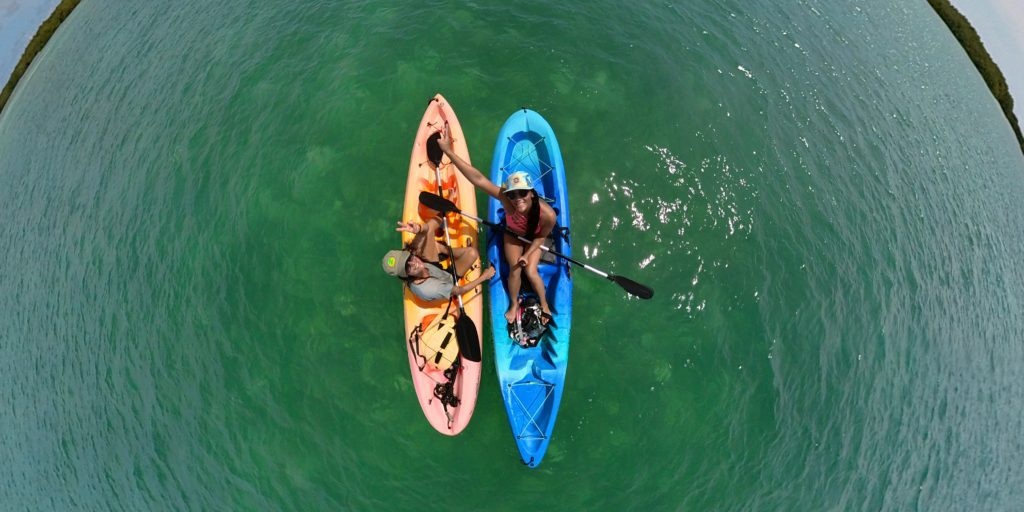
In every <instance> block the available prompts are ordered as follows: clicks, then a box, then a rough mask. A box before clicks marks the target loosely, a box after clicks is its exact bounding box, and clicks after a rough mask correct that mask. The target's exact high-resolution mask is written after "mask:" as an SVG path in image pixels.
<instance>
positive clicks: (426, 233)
mask: <svg viewBox="0 0 1024 512" xmlns="http://www.w3.org/2000/svg"><path fill="white" fill-rule="evenodd" d="M437 228H438V221H437V219H427V222H424V223H422V224H417V223H415V222H402V221H399V222H398V227H397V228H395V231H404V232H406V233H412V234H413V235H414V236H413V238H412V241H411V242H409V249H411V250H412V253H413V254H415V255H417V256H420V257H423V258H427V260H428V261H437V259H438V258H437V252H436V248H435V251H433V252H431V251H430V248H432V247H433V246H428V245H427V239H428V238H429V237H432V236H433V234H434V231H436V230H437Z"/></svg>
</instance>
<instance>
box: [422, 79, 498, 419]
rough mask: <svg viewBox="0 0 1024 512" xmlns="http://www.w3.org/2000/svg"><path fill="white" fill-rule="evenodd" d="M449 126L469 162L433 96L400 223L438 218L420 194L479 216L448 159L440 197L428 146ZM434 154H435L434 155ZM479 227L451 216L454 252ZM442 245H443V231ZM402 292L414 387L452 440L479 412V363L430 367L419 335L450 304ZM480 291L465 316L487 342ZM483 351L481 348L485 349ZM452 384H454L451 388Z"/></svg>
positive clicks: (472, 241)
mask: <svg viewBox="0 0 1024 512" xmlns="http://www.w3.org/2000/svg"><path fill="white" fill-rule="evenodd" d="M445 123H447V124H448V127H449V129H450V130H451V135H452V146H453V147H452V149H453V150H454V151H455V153H456V154H458V155H459V156H460V157H462V158H463V159H465V160H466V161H467V162H469V161H470V160H469V149H468V148H467V146H466V141H465V138H464V137H463V135H462V127H461V126H460V125H459V119H458V118H457V117H455V112H454V111H453V110H452V109H451V106H450V105H448V101H447V100H445V99H444V97H443V96H441V95H440V94H438V95H436V96H434V98H433V99H431V100H430V103H429V104H428V105H427V111H426V112H425V113H424V114H423V119H422V120H421V121H420V126H419V129H418V130H417V131H416V140H415V141H414V142H413V147H412V158H411V159H410V161H409V178H408V181H406V184H405V207H404V209H403V213H402V220H404V221H412V222H420V223H422V222H424V221H425V219H427V218H430V217H435V216H437V212H435V211H434V210H431V209H429V208H427V207H425V206H422V205H421V204H420V202H419V194H420V192H421V191H424V190H425V191H427V192H431V193H434V194H440V195H442V196H443V197H444V198H445V199H448V200H449V201H452V202H453V203H455V204H456V205H457V206H458V207H459V209H460V210H462V211H464V212H466V213H469V214H472V215H476V211H477V210H476V192H475V190H474V189H473V184H472V183H470V182H469V181H468V180H466V178H465V177H463V176H462V174H461V173H459V171H458V170H457V169H455V165H454V164H452V163H451V161H449V160H448V158H447V157H444V158H442V159H441V165H440V166H439V167H440V175H441V187H440V189H441V192H438V186H437V175H436V173H435V165H434V163H432V162H431V160H430V158H429V157H428V155H427V153H428V150H427V141H428V139H430V138H431V136H432V135H435V134H437V133H438V132H440V131H441V129H443V128H444V125H445ZM432 153H433V151H432ZM477 233H478V230H477V224H476V222H475V221H473V220H472V219H469V218H465V217H463V216H461V215H458V214H454V213H453V214H449V215H448V234H449V235H450V238H451V244H452V246H453V247H456V248H458V247H477V248H479V245H478V239H477ZM438 235H440V236H438V240H441V241H443V240H444V236H443V235H444V234H443V233H441V230H439V232H438ZM412 238H413V235H412V234H411V233H402V242H403V244H405V243H408V242H410V241H411V240H412ZM479 275H480V262H479V259H478V260H477V264H476V265H475V268H474V269H473V270H471V271H469V272H468V273H467V274H466V275H465V276H463V277H462V279H461V280H460V284H465V283H467V282H469V281H472V280H473V279H475V278H476V277H477V276H479ZM403 288H404V296H403V302H404V305H405V334H406V340H407V343H406V350H407V351H408V353H409V367H410V369H411V370H412V382H413V385H414V386H415V388H416V398H417V400H419V403H420V407H421V408H422V409H423V414H424V415H426V417H427V421H429V422H430V425H431V426H433V427H434V429H436V430H437V431H438V432H440V433H442V434H446V435H450V436H454V435H456V434H458V433H459V432H462V429H464V428H466V425H467V424H468V423H469V419H470V418H471V417H472V416H473V410H474V409H475V408H476V398H477V392H478V391H479V388H480V363H479V362H472V361H468V360H466V359H465V358H462V357H459V358H458V361H457V363H456V365H455V368H454V369H449V370H448V371H447V372H445V371H442V370H439V369H437V368H435V367H434V366H432V365H431V364H429V363H428V361H427V360H426V358H424V357H422V356H421V355H420V354H419V350H418V344H417V341H416V340H417V335H418V333H419V332H421V331H422V330H425V329H426V328H427V326H428V325H429V324H430V322H431V321H432V320H433V319H434V318H435V317H436V316H437V315H439V314H443V313H444V312H445V310H446V309H447V308H448V302H446V301H439V302H426V301H423V300H421V299H420V298H419V297H416V296H415V295H413V293H412V292H411V291H410V290H409V288H408V287H407V286H406V287H403ZM481 288H482V287H479V286H478V287H476V288H474V289H473V290H470V291H469V292H466V294H464V295H463V296H462V300H463V303H464V305H465V314H466V315H469V317H470V318H471V319H472V320H473V323H474V324H475V325H476V330H477V338H478V340H482V339H483V335H482V332H481V327H482V326H483V297H482V293H483V291H482V289H481ZM450 312H452V313H454V314H456V315H457V314H458V304H457V303H455V302H453V304H452V305H451V309H450ZM481 348H482V347H481ZM449 383H450V384H449Z"/></svg>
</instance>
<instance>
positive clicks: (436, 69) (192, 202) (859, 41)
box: [0, 0, 1024, 511]
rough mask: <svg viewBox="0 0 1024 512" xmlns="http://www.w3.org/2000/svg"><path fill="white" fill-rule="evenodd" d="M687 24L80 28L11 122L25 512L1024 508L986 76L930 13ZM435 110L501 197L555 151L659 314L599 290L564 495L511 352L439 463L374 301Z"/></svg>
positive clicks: (445, 12) (56, 49) (544, 16)
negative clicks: (496, 168)
mask: <svg viewBox="0 0 1024 512" xmlns="http://www.w3.org/2000/svg"><path fill="white" fill-rule="evenodd" d="M692 4H693V5H688V4H668V3H661V2H658V3H654V2H650V3H648V2H643V3H640V4H638V5H634V4H633V3H631V2H610V1H605V0H601V1H595V2H588V3H585V4H578V5H577V4H574V3H567V2H544V3H538V2H530V3H522V4H518V5H512V4H509V3H507V2H476V3H473V4H471V5H464V4H462V3H460V2H430V3H423V2H402V3H370V2H336V3H330V2H315V3H313V2H310V3H305V2H291V1H270V0H268V1H264V2H259V3H255V4H254V3H252V2H239V1H234V0H227V1H223V2H198V1H184V2H176V3H173V2H172V3H162V4H160V5H158V3H154V2H135V3H133V4H127V5H118V6H109V5H106V4H104V3H102V2H96V1H86V2H83V3H82V4H81V6H80V7H79V8H78V9H77V10H76V11H75V13H73V15H72V16H71V17H70V18H69V19H68V20H67V22H66V23H65V25H64V26H62V28H61V29H60V31H59V32H58V33H57V34H56V35H55V37H54V38H53V39H52V41H51V43H50V44H49V45H48V47H47V48H46V49H45V50H44V52H43V53H42V54H41V55H40V56H39V57H38V58H37V59H36V61H35V63H34V64H33V67H32V69H31V71H30V73H29V74H28V75H27V76H26V77H25V78H24V79H23V80H22V82H21V83H20V85H19V88H18V90H17V91H16V93H15V95H14V96H13V97H12V100H11V102H10V103H9V104H8V105H7V107H6V109H5V111H4V112H3V114H2V115H0V216H2V218H3V223H2V224H0V254H2V257H3V259H2V261H3V271H2V272H0V292H2V293H0V326H2V327H0V403H2V404H3V407H0V432H2V434H0V459H2V460H3V461H4V464H2V465H0V509H4V510H103V511H106V510H282V509H283V510H303V511H305V510H422V509H427V510H440V509H456V510H479V509H488V510H523V509H539V510H872V511H873V510H927V511H932V510H1012V509H1014V508H1018V507H1020V504H1021V503H1024V493H1022V492H1021V489H1024V471H1021V469H1020V466H1019V464H1020V460H1021V459H1022V458H1024V442H1022V440H1021V439H1022V438H1021V432H1022V431H1024V384H1022V382H1024V379H1022V377H1024V371H1022V364H1024V345H1022V343H1021V341H1022V339H1024V315H1022V300H1021V293H1022V290H1024V275H1022V272H1021V270H1020V269H1019V267H1018V262H1019V260H1020V254H1022V252H1024V240H1022V236H1021V226H1022V225H1024V210H1022V207H1021V206H1020V199H1019V198H1020V197H1022V196H1024V158H1022V156H1021V154H1020V151H1019V148H1018V146H1017V145H1016V142H1015V141H1014V138H1013V135H1012V132H1011V131H1010V128H1009V127H1008V126H1007V124H1006V122H1005V120H1004V119H1003V118H1002V115H1001V113H1000V111H999V109H998V106H997V105H996V103H995V101H994V100H993V99H992V98H991V96H990V95H989V94H988V93H987V90H986V89H985V86H984V84H983V82H982V81H981V79H980V77H978V76H977V74H976V72H975V71H974V70H973V68H972V67H971V64H970V62H969V61H968V59H967V57H966V56H965V55H963V53H962V51H961V50H960V48H959V47H958V46H957V43H956V42H955V40H954V39H953V37H952V36H951V35H950V34H949V32H948V30H947V29H946V28H945V27H944V26H943V25H942V23H941V22H940V21H939V19H938V18H937V17H936V16H935V15H934V14H933V13H932V11H931V10H930V8H929V7H928V5H927V4H926V3H925V2H923V1H920V2H918V1H900V2H885V1H881V0H864V1H857V2H824V1H794V2H785V3H781V4H780V3H768V2H741V1H738V0H735V1H715V2H712V1H709V2H699V3H698V2H692ZM112 7H113V8H112ZM436 92H441V93H442V94H444V95H445V96H446V97H447V98H448V99H449V100H450V102H451V104H452V106H453V107H454V108H455V110H456V112H457V113H458V115H459V118H460V120H461V122H462V125H463V128H464V130H465V134H466V139H467V142H468V144H469V148H470V153H471V156H472V158H473V160H474V162H475V163H476V164H477V165H478V166H480V167H482V168H484V169H486V168H487V166H488V165H489V162H490V158H491V151H492V148H493V144H494V137H495V136H496V134H497V131H498V129H499V128H500V125H501V123H502V122H503V120H504V119H505V118H506V117H507V116H508V114H510V113H511V112H512V111H513V110H514V109H516V108H518V107H521V106H528V107H530V108H533V109H535V110H537V111H538V112H540V113H541V114H542V115H544V116H545V117H546V118H547V119H548V120H549V121H550V122H551V124H552V126H553V128H554V129H555V131H556V133H557V135H558V138H559V142H560V143H561V146H562V150H563V153H564V157H565V161H566V166H567V168H568V176H569V188H570V203H571V204H572V215H573V227H574V232H575V242H576V251H575V254H577V255H580V256H582V257H584V258H587V259H589V261H590V262H591V263H592V264H594V265H596V266H598V267H600V268H603V269H606V270H608V271H611V272H613V273H617V274H621V275H624V276H627V277H630V278H632V279H635V280H637V281H640V282H642V283H645V284H649V285H651V286H652V287H653V288H654V289H655V291H656V296H655V298H654V300H652V301H638V300H635V299H630V298H628V297H627V296H626V295H625V294H624V293H623V292H622V291H621V289H619V288H618V287H616V286H615V285H614V284H612V283H609V282H607V281H604V280H601V279H599V278H596V277H594V276H592V275H589V274H586V273H582V272H580V273H577V274H576V283H575V286H576V287H575V299H576V300H575V304H574V307H573V310H574V312H575V316H574V319H573V324H572V330H573V345H572V346H573V348H572V355H571V358H570V361H571V364H570V366H569V371H568V378H567V385H566V386H567V387H566V390H565V395H564V397H563V401H562V407H561V411H560V413H559V419H558V423H557V425H556V427H555V431H554V438H553V440H552V442H551V445H550V448H549V451H548V454H547V456H546V457H545V459H544V462H543V464H542V465H541V466H540V467H539V468H538V469H535V470H531V469H527V468H526V467H524V466H523V465H522V464H521V463H519V461H518V457H517V454H516V448H515V445H514V443H513V440H512V436H511V432H510V429H509V427H508V424H507V422H506V419H505V413H504V408H503V406H502V405H501V401H500V400H501V399H500V393H499V390H498V389H497V386H496V383H495V382H496V381H495V377H494V366H493V362H492V360H491V355H492V354H491V353H489V352H488V351H485V354H484V356H485V361H484V379H483V382H482V384H481V387H480V397H479V402H478V406H477V409H476V413H475V415H474V418H473V420H472V422H471V423H470V425H469V427H468V428H467V430H466V431H465V432H464V433H463V434H462V435H460V436H458V437H456V438H446V437H443V436H440V435H438V434H437V433H435V432H434V431H433V429H431V427H430V426H429V425H428V424H427V422H426V420H425V419H424V418H423V415H422V413H421V411H420V409H419V406H418V404H417V403H416V400H415V396H414V393H413V389H412V383H411V380H410V375H409V368H408V363H407V359H406V353H405V345H404V343H405V339H404V335H403V332H402V327H401V324H402V322H401V318H402V310H401V298H400V297H401V291H400V287H399V285H398V284H397V283H395V282H394V280H393V279H390V278H388V277H387V276H385V275H384V274H383V273H382V272H380V270H379V258H380V255H381V254H383V253H384V252H385V251H386V250H387V249H390V248H394V247H396V246H397V245H398V237H397V236H396V234H395V233H394V231H393V225H394V221H396V220H398V218H399V216H400V215H401V201H402V193H403V187H404V184H405V174H406V169H407V165H408V158H409V152H410V150H411V144H412V138H413V136H414V134H415V129H416V126H417V124H418V122H419V119H420V116H421V115H422V113H423V109H424V108H425V106H426V103H427V100H428V99H429V98H430V97H431V96H432V95H433V94H434V93H436ZM482 199H483V197H482V196H480V200H481V201H482ZM485 332H489V331H488V329H486V328H485ZM485 346H486V347H488V348H490V340H489V339H487V340H485Z"/></svg>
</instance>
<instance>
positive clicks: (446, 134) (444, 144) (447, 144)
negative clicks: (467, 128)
mask: <svg viewBox="0 0 1024 512" xmlns="http://www.w3.org/2000/svg"><path fill="white" fill-rule="evenodd" d="M437 145H438V146H440V147H441V151H444V152H445V153H448V152H449V151H451V150H452V130H451V128H449V127H448V123H444V128H443V129H442V130H441V138H440V139H438V141H437Z"/></svg>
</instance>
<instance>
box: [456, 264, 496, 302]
mask: <svg viewBox="0 0 1024 512" xmlns="http://www.w3.org/2000/svg"><path fill="white" fill-rule="evenodd" d="M494 272H495V271H494V267H493V266H492V267H487V269H486V270H484V271H483V272H481V273H480V277H477V278H476V279H474V280H472V281H470V282H468V283H466V284H464V285H462V286H456V287H454V288H452V297H454V296H456V295H462V294H464V293H466V292H468V291H470V290H472V289H473V288H476V287H477V286H480V285H481V284H483V283H484V281H487V280H488V279H490V278H492V277H494Z"/></svg>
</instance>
